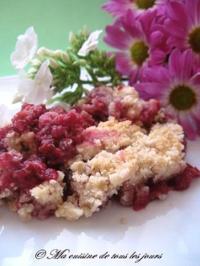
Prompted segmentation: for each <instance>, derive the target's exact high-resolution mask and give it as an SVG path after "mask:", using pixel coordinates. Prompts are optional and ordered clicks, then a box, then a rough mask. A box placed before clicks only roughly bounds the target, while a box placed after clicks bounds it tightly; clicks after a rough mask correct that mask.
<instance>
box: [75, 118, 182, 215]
mask: <svg viewBox="0 0 200 266" xmlns="http://www.w3.org/2000/svg"><path fill="white" fill-rule="evenodd" d="M101 127H103V126H102V125H101ZM183 137H184V136H183V130H182V128H181V126H179V125H177V124H173V123H167V124H164V125H160V124H157V125H155V126H154V127H153V128H152V129H151V131H150V133H149V134H146V133H145V132H143V133H142V132H140V134H139V137H138V138H136V139H134V141H133V142H132V143H131V144H130V145H129V146H128V147H126V148H124V149H121V150H118V151H116V152H114V153H112V152H109V151H106V150H103V151H101V152H99V153H98V154H96V155H95V156H94V157H93V158H92V159H89V160H87V161H86V162H84V161H83V160H77V161H75V162H74V163H72V165H71V170H72V173H73V174H72V187H73V190H74V193H75V194H76V195H77V197H78V203H79V204H78V207H80V208H81V209H82V210H83V214H84V215H85V216H90V215H92V214H93V213H94V212H96V211H98V210H99V209H100V207H101V206H102V205H104V204H106V202H107V201H108V199H109V198H110V197H111V196H112V195H113V194H115V193H117V190H118V189H119V188H120V186H122V184H123V183H124V182H126V181H129V182H130V183H131V184H133V185H137V184H142V183H144V182H146V181H147V180H148V179H149V178H153V180H154V182H157V181H160V180H165V179H168V178H170V177H171V176H173V175H175V174H177V173H179V172H180V171H182V170H183V169H184V167H185V161H184V145H183Z"/></svg>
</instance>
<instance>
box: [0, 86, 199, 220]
mask: <svg viewBox="0 0 200 266" xmlns="http://www.w3.org/2000/svg"><path fill="white" fill-rule="evenodd" d="M198 176H200V172H199V170H198V169H196V168H194V167H192V166H190V165H188V164H187V163H186V162H185V140H184V133H183V129H182V127H181V126H179V125H178V124H176V123H174V122H172V121H167V118H166V117H165V115H164V113H163V111H162V110H160V106H159V102H158V101H156V100H150V101H144V100H141V99H140V98H139V96H138V93H137V92H136V91H135V90H134V89H133V88H131V87H127V86H119V87H116V88H108V87H99V88H96V89H94V90H93V91H91V92H90V93H89V94H88V95H87V96H86V97H85V98H84V99H82V100H81V101H80V102H79V103H78V104H77V105H76V106H73V107H72V108H69V110H67V111H66V110H64V109H63V108H61V107H54V108H50V109H48V108H46V107H45V106H44V105H31V104H24V105H23V106H22V109H21V111H20V112H18V113H17V114H16V115H15V116H14V117H13V119H12V122H11V123H10V124H9V125H7V126H5V127H3V128H0V201H1V202H2V203H5V204H7V205H8V206H9V207H10V208H11V209H12V210H13V211H15V212H17V213H18V215H19V216H20V217H22V218H23V219H28V218H31V217H36V218H39V219H44V218H47V217H49V216H51V215H54V216H56V217H63V218H66V219H67V220H77V219H79V218H80V217H82V216H85V217H89V216H91V215H92V214H94V213H95V212H97V211H99V210H100V209H101V208H103V207H104V206H105V205H106V204H107V202H108V201H109V200H111V199H113V198H115V200H117V201H118V202H119V203H120V204H121V205H123V206H131V207H132V208H133V209H134V210H139V209H141V208H144V207H145V206H146V205H147V204H148V203H149V202H150V201H151V200H154V199H164V198H165V196H166V194H167V193H168V192H169V191H170V190H183V189H186V188H188V187H189V185H190V183H191V181H192V180H193V179H194V178H196V177H198Z"/></svg>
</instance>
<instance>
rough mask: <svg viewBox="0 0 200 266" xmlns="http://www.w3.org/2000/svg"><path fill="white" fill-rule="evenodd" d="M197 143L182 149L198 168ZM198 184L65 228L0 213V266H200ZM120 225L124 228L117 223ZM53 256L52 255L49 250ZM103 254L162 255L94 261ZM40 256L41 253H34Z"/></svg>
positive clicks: (11, 86)
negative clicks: (60, 253) (139, 206)
mask: <svg viewBox="0 0 200 266" xmlns="http://www.w3.org/2000/svg"><path fill="white" fill-rule="evenodd" d="M16 82H17V81H16V78H15V77H12V78H3V79H0V96H1V97H0V102H3V103H9V102H10V101H11V95H12V93H13V92H14V90H15V87H16ZM199 151H200V141H196V142H191V143H189V145H188V156H187V157H188V161H189V162H190V163H192V164H193V165H196V166H199V167H200V156H199V155H200V152H199ZM199 206H200V180H196V181H194V182H193V184H192V186H191V187H190V188H189V189H188V190H187V191H184V192H181V193H180V192H171V193H170V194H169V197H168V198H167V199H166V200H165V201H163V202H162V201H157V202H152V203H150V204H149V205H148V206H147V208H146V209H144V210H142V211H140V212H133V211H132V210H131V209H130V208H123V207H120V206H116V205H114V204H113V203H112V204H110V205H109V206H108V207H107V208H106V209H104V210H103V211H101V212H100V213H97V214H96V215H94V216H93V217H92V218H90V219H81V220H79V221H78V222H75V223H70V222H67V221H65V220H61V219H59V220H58V219H57V220H56V219H54V218H51V219H48V220H46V221H36V220H32V221H31V222H29V223H23V222H22V221H20V220H19V217H17V215H16V214H14V213H11V212H9V211H8V210H7V209H4V208H1V211H0V265H1V266H14V265H15V266H18V265H19V266H29V265H37V266H39V265H54V266H56V265H73V266H75V265H123V264H124V265H134V264H135V265H137V264H138V265H162V266H179V265H180V266H199V265H200V264H199V263H200V211H199ZM122 220H123V222H124V223H122ZM40 249H45V250H46V252H47V256H50V252H51V250H53V249H58V250H64V249H69V250H70V254H71V255H72V254H80V253H90V254H97V258H94V259H69V253H68V252H65V254H67V257H66V258H61V257H60V258H58V259H47V258H43V259H36V258H35V254H36V252H37V251H38V250H40ZM54 252H55V251H54ZM105 252H108V253H109V254H110V256H112V255H113V254H114V253H116V254H121V255H126V254H127V253H128V256H130V255H131V254H132V253H133V252H136V253H137V254H138V255H139V254H140V256H142V254H145V253H148V254H149V255H151V254H162V258H161V259H147V258H146V259H142V260H141V261H140V262H138V263H136V258H133V259H131V258H127V259H111V258H110V257H109V258H104V259H102V258H101V259H100V258H98V256H100V255H101V254H103V253H105ZM40 255H41V256H42V254H41V253H40Z"/></svg>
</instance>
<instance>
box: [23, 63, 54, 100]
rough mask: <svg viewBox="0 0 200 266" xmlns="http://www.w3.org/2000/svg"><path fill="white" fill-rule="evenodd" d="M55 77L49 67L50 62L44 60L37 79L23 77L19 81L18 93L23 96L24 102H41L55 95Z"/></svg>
mask: <svg viewBox="0 0 200 266" xmlns="http://www.w3.org/2000/svg"><path fill="white" fill-rule="evenodd" d="M52 81H53V77H52V74H51V71H50V69H49V62H48V61H44V62H43V63H42V64H41V66H40V68H39V70H38V72H37V74H36V76H35V79H28V78H27V77H22V78H21V81H20V83H19V88H18V95H21V96H22V97H23V102H26V103H31V104H41V103H44V102H45V101H47V100H48V99H50V98H51V97H52V96H53V91H52V88H51V84H52Z"/></svg>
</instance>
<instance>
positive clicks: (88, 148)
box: [77, 117, 145, 160]
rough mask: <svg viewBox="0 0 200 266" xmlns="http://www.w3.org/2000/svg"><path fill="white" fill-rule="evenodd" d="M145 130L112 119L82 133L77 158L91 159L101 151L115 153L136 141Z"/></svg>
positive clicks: (126, 122)
mask: <svg viewBox="0 0 200 266" xmlns="http://www.w3.org/2000/svg"><path fill="white" fill-rule="evenodd" d="M143 132H145V130H144V129H143V128H142V127H140V126H138V125H135V124H132V123H131V121H129V120H126V121H122V122H118V121H117V120H116V119H115V118H114V117H110V119H109V120H108V121H106V122H100V123H99V124H98V126H92V127H88V128H87V129H85V130H84V131H83V138H84V140H83V142H82V143H81V144H80V145H77V151H78V156H79V157H80V156H81V157H82V159H83V160H88V159H90V158H92V157H93V156H94V155H95V154H97V153H98V152H100V151H102V150H106V151H109V152H115V151H117V150H119V149H121V148H124V147H127V146H129V145H131V144H132V143H134V142H135V141H137V139H138V138H140V137H141V135H142V134H143Z"/></svg>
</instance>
